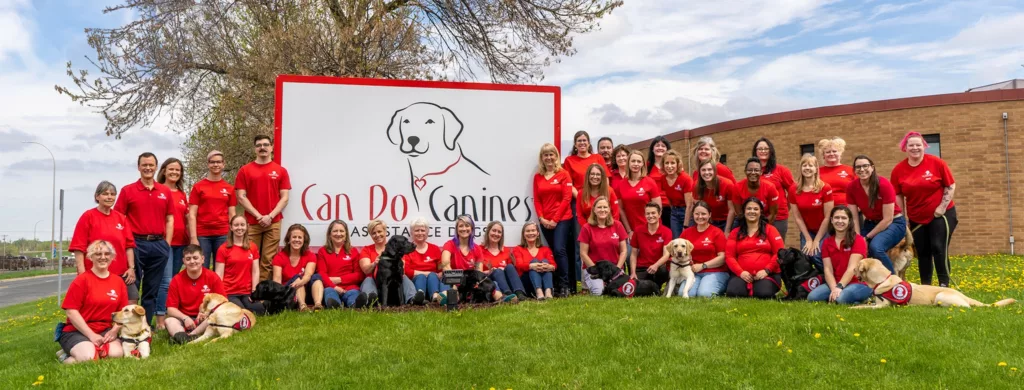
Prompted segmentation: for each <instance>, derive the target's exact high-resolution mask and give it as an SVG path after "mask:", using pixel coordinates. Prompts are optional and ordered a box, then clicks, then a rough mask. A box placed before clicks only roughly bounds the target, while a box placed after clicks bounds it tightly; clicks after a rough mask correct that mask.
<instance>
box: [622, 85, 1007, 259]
mask: <svg viewBox="0 0 1024 390" xmlns="http://www.w3.org/2000/svg"><path fill="white" fill-rule="evenodd" d="M1021 84H1022V87H1024V83H1021ZM1014 85H1016V84H1014ZM1003 113H1006V117H1007V119H1006V120H1004V119H1003ZM1004 126H1005V133H1004ZM910 130H916V131H919V132H921V133H922V134H925V137H926V139H927V141H928V142H929V144H931V145H930V147H929V150H928V152H929V153H933V154H937V155H939V156H940V157H942V159H943V160H945V161H946V162H947V163H948V164H949V167H950V169H951V170H952V171H953V175H954V177H955V178H956V181H957V188H956V194H955V196H954V202H955V203H956V205H957V213H958V217H959V220H960V222H959V223H960V224H959V226H958V227H957V229H956V232H955V233H954V235H953V240H952V244H951V248H950V252H951V254H985V253H1010V250H1011V248H1010V240H1009V237H1010V234H1011V228H1010V212H1009V211H1008V210H1010V209H1011V207H1012V210H1013V212H1012V214H1013V215H1012V221H1013V230H1012V231H1013V232H1016V233H1020V232H1022V230H1021V229H1022V228H1024V185H1021V184H1022V183H1024V148H1022V147H1024V89H996V90H985V91H978V92H964V93H953V94H944V95H932V96H919V97H911V98H902V99H892V100H880V101H873V102H864V103H855V104H847V105H841V106H829V107H818V108H810V109H804V110H796V111H789V112H782V113H777V114H769V115H761V116H755V117H750V118H744V119H737V120H732V121H728V122H721V123H716V124H712V125H708V126H704V127H700V128H696V129H690V130H682V131H677V132H674V133H671V134H667V135H666V137H667V138H668V139H669V141H671V143H672V148H673V149H675V150H677V151H679V152H681V153H683V155H684V156H685V157H686V159H687V160H689V159H690V154H691V152H692V145H693V144H694V143H696V141H697V139H698V138H700V137H702V136H711V137H712V138H714V140H715V142H716V143H717V144H718V148H719V150H720V151H721V153H722V154H723V155H724V156H725V160H726V161H725V164H726V165H728V166H729V168H730V169H732V171H733V173H735V174H736V175H737V178H739V177H741V176H742V175H743V167H742V165H743V163H744V162H745V161H746V159H747V158H748V157H750V155H751V154H750V152H751V149H752V147H753V142H754V140H756V139H758V138H760V137H761V136H765V137H767V138H769V139H771V140H772V142H773V143H774V144H775V149H776V154H777V156H778V159H779V162H780V163H781V164H783V165H785V166H787V167H789V168H790V170H792V171H793V174H794V175H799V167H798V162H799V159H800V156H801V155H802V154H803V153H805V152H809V151H811V150H814V149H816V146H817V143H818V141H819V140H821V139H823V138H826V137H831V136H839V137H842V138H843V139H844V140H846V143H847V146H846V151H845V152H844V153H843V159H842V163H843V164H847V165H852V163H853V157H854V156H856V155H858V154H866V155H868V156H870V157H871V158H872V159H873V160H874V161H875V164H876V169H877V171H878V173H879V175H882V176H885V177H889V173H890V172H891V171H892V167H893V166H894V165H895V164H896V163H897V162H899V161H900V160H902V159H904V158H905V157H906V156H905V154H904V153H903V152H900V150H899V141H900V139H902V137H903V135H904V134H905V133H906V132H907V131H910ZM1004 137H1005V138H1004ZM1004 139H1006V141H1004ZM649 143H650V141H649V140H648V141H645V142H639V143H636V144H633V145H632V146H633V147H636V148H643V149H647V147H648V145H649ZM1004 146H1005V147H1004ZM814 152H816V153H817V152H818V151H817V150H814ZM817 155H818V156H819V158H820V154H817ZM686 165H687V169H686V172H692V171H693V169H694V168H693V167H691V166H689V165H690V164H689V163H687V164H686ZM1007 171H1009V188H1008V186H1007ZM1008 191H1010V192H1009V194H1010V196H1011V197H1012V198H1010V199H1008ZM798 234H799V229H798V228H797V227H796V224H795V223H793V222H790V228H789V233H788V236H787V238H786V241H787V243H790V244H791V245H793V246H795V245H796V244H797V243H798V242H799V236H798ZM1019 251H1024V248H1021V249H1019Z"/></svg>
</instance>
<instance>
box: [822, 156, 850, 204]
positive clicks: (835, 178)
mask: <svg viewBox="0 0 1024 390" xmlns="http://www.w3.org/2000/svg"><path fill="white" fill-rule="evenodd" d="M818 177H820V178H821V181H823V182H825V183H826V184H828V185H830V186H832V199H833V201H834V202H835V205H836V206H839V205H845V204H846V187H847V186H849V185H850V182H852V181H854V180H857V176H855V175H854V174H853V167H851V166H849V165H842V164H840V165H836V166H834V167H818Z"/></svg>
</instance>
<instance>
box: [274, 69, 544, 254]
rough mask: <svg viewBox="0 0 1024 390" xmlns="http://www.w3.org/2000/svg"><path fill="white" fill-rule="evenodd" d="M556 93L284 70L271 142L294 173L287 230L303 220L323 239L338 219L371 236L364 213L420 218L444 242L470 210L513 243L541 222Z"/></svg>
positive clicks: (316, 241) (399, 224)
mask: <svg viewBox="0 0 1024 390" xmlns="http://www.w3.org/2000/svg"><path fill="white" fill-rule="evenodd" d="M560 98H561V92H560V89H559V88H558V87H541V86H521V85H498V84H477V83H452V82H427V81H398V80H376V79H343V78H331V77H307V76H279V77H278V78H277V99H276V113H275V115H276V119H275V129H274V130H275V137H274V139H275V144H274V146H275V150H274V152H275V159H276V160H277V161H278V162H280V163H281V165H283V166H284V167H285V168H287V169H288V172H289V174H290V175H291V183H292V190H291V194H290V201H289V203H288V207H287V208H285V210H284V221H283V224H282V233H283V230H284V229H287V227H288V226H290V225H291V224H293V223H301V224H303V225H304V226H306V228H307V229H309V232H310V235H311V238H312V245H314V246H319V245H322V244H323V243H324V239H325V232H326V228H327V225H328V224H329V223H330V222H331V221H332V220H335V219H341V220H344V221H346V222H347V223H348V224H349V226H350V228H351V230H352V243H353V244H354V245H367V244H369V243H370V239H369V236H368V234H367V231H366V224H367V222H369V221H370V220H372V219H381V220H383V221H384V222H385V223H386V224H387V225H388V228H389V233H390V234H402V235H408V234H409V230H408V226H409V222H410V221H412V220H413V219H414V218H416V217H423V218H425V219H426V220H427V221H428V222H429V224H430V233H429V234H430V237H431V239H430V240H431V242H434V243H436V244H441V243H443V242H444V241H445V240H447V239H449V238H450V237H451V236H452V235H453V233H454V227H455V224H454V221H455V219H456V218H457V217H458V216H460V215H462V214H468V215H470V216H471V217H472V218H473V220H474V221H477V232H476V234H477V237H479V236H480V234H481V231H482V229H483V227H484V226H485V225H486V224H487V223H488V222H490V221H500V222H502V224H503V225H504V226H505V237H506V238H505V241H506V244H507V245H511V244H517V243H518V242H519V237H520V230H521V228H522V225H523V223H524V222H526V221H529V220H536V212H535V211H534V207H533V175H534V173H535V172H536V169H537V160H538V158H537V157H538V152H539V150H540V146H541V145H543V144H544V143H549V142H550V143H554V144H555V145H559V143H560V142H559V138H560V134H559V122H560V118H559V104H560ZM282 236H283V234H282Z"/></svg>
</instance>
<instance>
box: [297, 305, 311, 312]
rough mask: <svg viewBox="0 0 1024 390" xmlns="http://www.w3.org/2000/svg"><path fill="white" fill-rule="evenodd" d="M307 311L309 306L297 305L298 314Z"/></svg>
mask: <svg viewBox="0 0 1024 390" xmlns="http://www.w3.org/2000/svg"><path fill="white" fill-rule="evenodd" d="M307 311H309V306H306V305H304V304H303V305H299V312H300V313H305V312H307Z"/></svg>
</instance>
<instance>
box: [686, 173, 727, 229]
mask: <svg viewBox="0 0 1024 390" xmlns="http://www.w3.org/2000/svg"><path fill="white" fill-rule="evenodd" d="M719 166H721V165H719ZM698 185H699V184H697V183H694V184H693V200H703V201H704V202H706V203H707V204H708V206H709V207H711V210H710V211H711V220H712V221H725V220H726V219H727V218H728V217H729V202H732V198H733V197H734V195H735V193H736V185H735V184H733V182H732V180H729V179H727V178H725V177H723V176H718V195H715V191H714V189H711V188H708V189H707V190H706V191H704V192H703V193H698V192H697V188H698Z"/></svg>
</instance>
